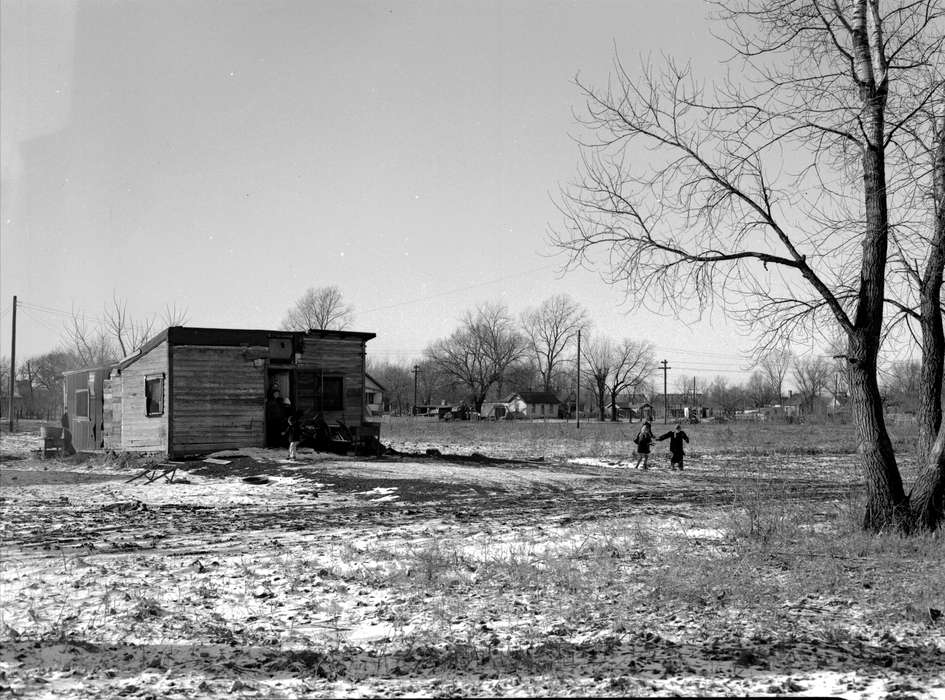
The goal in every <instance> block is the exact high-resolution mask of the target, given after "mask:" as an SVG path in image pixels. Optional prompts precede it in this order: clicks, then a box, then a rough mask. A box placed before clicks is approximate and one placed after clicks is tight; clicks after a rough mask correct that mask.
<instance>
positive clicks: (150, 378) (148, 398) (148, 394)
mask: <svg viewBox="0 0 945 700" xmlns="http://www.w3.org/2000/svg"><path fill="white" fill-rule="evenodd" d="M156 382H160V387H161V395H160V397H158V401H157V409H158V410H154V411H152V410H151V406H152V403H153V402H152V399H153V394H154V392H153V390H151V389H149V387H151V386H154V384H155V383H156ZM165 384H166V382H165V375H164V373H163V372H162V373H161V374H146V375H145V377H144V415H145V416H147V417H148V418H158V417H160V416H163V415H164V410H165V407H164V395H165Z"/></svg>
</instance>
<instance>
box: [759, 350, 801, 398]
mask: <svg viewBox="0 0 945 700" xmlns="http://www.w3.org/2000/svg"><path fill="white" fill-rule="evenodd" d="M792 357H793V355H792V354H791V346H790V345H787V344H785V345H781V346H780V347H774V348H770V349H769V350H768V351H767V352H765V353H764V355H762V357H761V360H760V361H759V362H758V366H759V367H760V368H761V372H762V373H763V376H764V377H765V379H766V380H767V382H768V385H769V386H770V387H771V390H772V391H773V392H774V394H775V395H776V396H777V397H778V403H781V397H782V396H784V379H785V377H787V373H788V369H789V368H790V367H791V359H792Z"/></svg>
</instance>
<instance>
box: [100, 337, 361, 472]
mask: <svg viewBox="0 0 945 700" xmlns="http://www.w3.org/2000/svg"><path fill="white" fill-rule="evenodd" d="M374 337H375V334H374V333H361V332H354V331H327V330H309V331H306V332H301V331H279V330H242V329H227V328H192V327H186V326H172V327H170V328H167V329H166V330H164V331H162V332H161V333H159V334H158V335H157V336H155V337H154V338H152V339H151V340H149V341H148V342H147V343H145V344H144V345H143V346H142V347H141V348H139V349H138V350H136V351H135V352H134V353H133V354H132V355H130V356H129V357H126V358H124V359H123V360H122V361H121V362H119V363H118V364H117V365H115V366H114V367H113V368H111V370H110V371H109V372H108V376H107V378H106V379H105V381H104V383H103V397H104V411H103V413H104V433H105V440H104V447H105V448H106V449H113V450H128V451H139V452H163V453H166V454H167V455H168V457H176V456H184V455H190V454H206V453H208V452H214V451H217V450H224V449H238V448H241V447H267V446H268V447H274V446H277V445H278V444H280V443H281V440H280V434H281V430H279V428H281V427H282V426H281V419H282V418H283V417H284V416H285V415H286V414H287V413H288V412H295V413H298V414H301V415H302V416H303V418H306V417H314V416H315V415H317V414H321V415H322V417H323V418H324V420H325V421H326V422H328V423H334V422H338V421H342V422H344V423H345V424H346V425H347V426H348V428H349V429H350V430H351V431H352V433H354V435H355V438H356V439H357V438H365V437H369V436H370V437H378V435H377V433H378V430H379V426H378V424H377V423H369V422H368V421H367V420H365V419H366V417H367V415H368V409H367V405H366V393H365V386H366V380H365V369H364V366H365V356H366V345H367V341H369V340H370V339H372V338H374ZM274 397H278V399H279V401H280V404H281V410H280V411H279V412H278V416H279V417H278V418H276V417H274V416H276V415H277V414H276V413H275V412H273V411H272V409H271V405H270V404H271V403H272V402H273V398H274ZM267 409H268V410H267ZM276 421H278V422H279V423H280V425H270V424H271V423H274V422H276Z"/></svg>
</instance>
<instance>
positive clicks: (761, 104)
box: [553, 0, 945, 531]
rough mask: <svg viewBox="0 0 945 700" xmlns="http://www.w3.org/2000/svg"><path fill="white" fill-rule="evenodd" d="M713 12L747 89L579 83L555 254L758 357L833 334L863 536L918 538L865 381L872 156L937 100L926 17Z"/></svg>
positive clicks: (881, 294) (934, 52)
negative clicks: (573, 164)
mask: <svg viewBox="0 0 945 700" xmlns="http://www.w3.org/2000/svg"><path fill="white" fill-rule="evenodd" d="M717 8H718V15H719V18H720V19H721V21H722V22H724V23H725V25H726V27H727V30H728V31H729V34H728V36H729V37H730V46H732V47H733V48H734V49H735V51H736V52H737V54H738V56H740V57H741V58H742V59H744V63H743V67H744V69H745V72H746V75H748V76H749V79H748V80H746V81H744V82H741V83H735V82H732V81H726V82H724V83H723V84H721V85H720V86H718V88H717V89H716V90H715V91H708V90H706V89H704V88H703V87H702V86H701V85H700V84H699V83H698V82H697V80H696V79H695V77H694V76H693V74H692V71H691V69H690V68H689V67H687V66H680V65H678V64H676V63H674V62H672V61H668V62H667V65H666V66H665V68H664V69H663V70H662V71H659V70H656V69H654V68H653V67H651V66H644V67H643V69H642V70H641V71H640V74H639V75H634V74H631V73H630V72H629V71H628V70H626V68H625V67H624V65H623V64H621V63H620V62H619V61H618V62H617V63H616V67H615V75H614V77H613V79H612V80H611V82H610V83H608V85H607V87H606V88H603V89H596V88H594V87H591V86H589V85H586V84H583V83H580V82H579V85H580V87H581V89H582V90H583V92H584V95H585V97H586V102H587V111H586V117H585V118H584V119H583V122H584V125H585V126H586V127H587V137H586V138H585V139H583V150H582V153H583V167H582V176H581V178H580V179H579V180H578V181H577V182H576V183H574V185H573V186H572V187H570V188H566V189H564V190H563V192H562V197H561V200H560V206H561V210H562V212H563V215H564V224H563V226H562V227H560V228H559V229H558V230H557V232H556V233H555V234H554V235H553V242H554V244H555V245H557V246H558V247H560V248H561V249H563V250H564V251H566V252H567V253H569V254H570V261H571V263H572V264H591V265H593V264H594V262H595V261H596V254H597V251H598V250H600V251H601V252H602V253H603V254H604V255H605V258H604V259H603V267H604V268H605V269H607V270H609V273H610V280H611V281H612V282H614V283H617V284H621V285H623V286H625V289H626V292H627V295H628V298H630V299H634V300H637V302H638V303H640V304H649V303H651V302H652V303H654V304H656V305H658V306H659V307H660V308H663V309H666V308H668V309H670V310H673V311H678V310H680V309H681V308H684V307H685V305H686V302H687V300H693V305H695V306H697V307H698V308H700V309H704V308H706V307H707V306H709V305H710V304H713V303H719V304H721V305H722V306H723V307H724V308H725V309H726V310H727V311H729V312H731V313H732V314H734V315H736V316H738V317H740V318H741V319H742V320H744V321H745V322H746V323H747V324H748V325H749V326H751V327H752V329H753V330H755V331H756V332H758V334H759V337H760V338H761V340H760V341H759V348H760V349H762V350H763V349H764V348H773V347H777V346H779V345H780V344H782V343H783V342H785V340H788V339H790V337H791V336H792V335H793V334H796V333H798V332H801V331H805V330H808V331H809V330H810V329H817V328H818V327H826V326H829V327H831V330H833V329H839V332H841V333H842V334H843V336H844V338H845V342H846V348H845V353H844V355H845V358H844V359H845V362H846V364H847V376H848V384H849V389H850V395H851V399H852V406H853V420H854V424H855V426H856V431H857V438H858V440H859V443H860V444H859V453H860V455H861V465H862V469H863V474H864V478H865V482H866V485H867V505H866V512H865V513H864V518H863V524H864V527H866V528H868V529H871V530H879V529H883V528H886V527H897V528H899V529H900V530H903V531H908V530H910V529H912V527H913V526H914V525H915V524H921V525H922V526H924V527H935V526H937V521H936V523H934V524H930V523H928V522H926V521H922V519H921V518H919V519H918V521H920V522H918V523H917V517H916V513H915V512H914V511H913V510H912V509H911V507H910V498H909V497H907V495H906V493H905V490H904V486H903V482H902V478H901V475H900V473H899V470H898V466H897V463H896V457H895V453H894V451H893V448H892V443H891V441H890V438H889V434H888V432H887V430H886V425H885V423H884V420H883V412H882V401H881V396H880V392H879V386H878V382H877V365H878V356H879V351H880V347H881V341H882V335H883V334H882V331H883V321H884V310H885V304H886V302H887V296H886V291H887V290H886V276H887V259H888V256H889V250H890V214H889V201H888V195H887V160H888V158H887V154H888V153H889V152H890V151H893V150H894V149H895V148H896V147H897V143H898V141H897V139H899V138H900V137H903V138H905V137H904V135H905V134H908V133H909V131H910V130H911V129H912V128H913V126H914V124H915V123H916V120H917V119H919V118H920V117H921V114H922V111H923V110H924V109H925V108H926V107H927V106H928V105H929V104H930V103H931V102H932V101H933V100H934V98H935V95H936V94H937V92H938V91H939V90H940V89H941V82H940V79H939V77H938V75H939V74H938V72H937V71H936V69H935V63H936V61H938V60H940V56H941V51H942V43H943V36H942V32H941V22H942V15H943V7H942V2H941V1H940V0H923V1H919V0H916V1H908V0H898V1H896V2H889V3H885V2H881V1H880V0H842V1H841V0H758V1H749V0H731V1H729V2H726V3H717ZM939 437H941V438H942V439H943V444H945V437H943V436H942V435H941V434H940V435H939ZM935 475H937V478H938V479H939V481H941V478H940V477H941V470H939V471H937V472H935ZM937 484H938V482H937V481H936V480H935V479H934V478H933V479H932V480H931V481H930V482H929V483H928V484H924V485H923V486H922V489H923V494H926V493H928V492H931V493H933V495H934V492H935V489H937V488H938V486H937ZM923 498H924V495H922V494H916V495H915V496H914V499H915V500H917V501H922V499H923Z"/></svg>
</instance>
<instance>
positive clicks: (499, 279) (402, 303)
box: [358, 265, 555, 314]
mask: <svg viewBox="0 0 945 700" xmlns="http://www.w3.org/2000/svg"><path fill="white" fill-rule="evenodd" d="M554 267H555V266H554V265H544V266H542V267H536V268H533V269H531V270H522V271H521V272H516V273H514V274H511V275H506V276H505V277H497V278H495V279H492V280H486V281H485V282H477V283H475V284H470V285H467V286H465V287H456V288H455V289H448V290H446V291H443V292H437V293H436V294H428V295H426V296H423V297H420V298H418V299H410V300H408V301H400V302H397V303H396V304H390V305H388V306H378V307H376V308H373V309H367V310H364V311H358V313H359V314H370V313H374V312H375V311H387V310H388V309H396V308H398V307H400V306H408V305H410V304H417V303H419V302H421V301H426V300H427V299H436V298H438V297H444V296H449V295H450V294H457V293H459V292H466V291H469V290H470V289H476V288H477V287H486V286H488V285H490V284H497V283H499V282H505V281H506V280H510V279H514V278H517V277H521V276H522V275H529V274H531V273H533V272H542V271H544V270H552V269H554Z"/></svg>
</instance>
